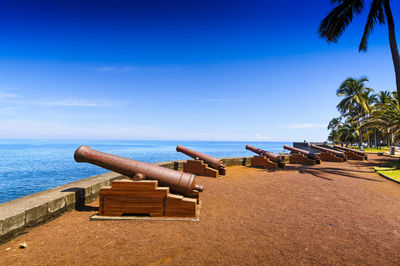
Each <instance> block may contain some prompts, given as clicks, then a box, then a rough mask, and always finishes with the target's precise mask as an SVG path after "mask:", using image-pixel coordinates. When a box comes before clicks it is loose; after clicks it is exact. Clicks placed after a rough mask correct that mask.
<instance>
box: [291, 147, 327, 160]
mask: <svg viewBox="0 0 400 266" xmlns="http://www.w3.org/2000/svg"><path fill="white" fill-rule="evenodd" d="M283 148H284V149H286V150H289V151H291V152H294V153H302V154H304V155H306V156H307V157H308V158H310V159H313V160H318V159H319V156H318V154H315V153H313V152H310V151H306V150H302V149H299V148H295V147H290V146H287V145H283Z"/></svg>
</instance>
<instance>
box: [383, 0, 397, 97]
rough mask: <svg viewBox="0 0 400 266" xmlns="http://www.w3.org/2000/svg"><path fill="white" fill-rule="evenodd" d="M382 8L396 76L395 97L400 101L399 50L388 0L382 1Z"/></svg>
mask: <svg viewBox="0 0 400 266" xmlns="http://www.w3.org/2000/svg"><path fill="white" fill-rule="evenodd" d="M383 6H384V8H385V14H386V20H387V23H388V29H389V44H390V51H391V52H392V59H393V65H394V73H395V75H396V87H397V96H398V97H399V99H400V56H399V50H398V49H397V42H396V34H395V31H394V21H393V15H392V10H391V9H390V3H389V0H385V1H383Z"/></svg>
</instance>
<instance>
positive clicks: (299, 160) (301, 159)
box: [289, 153, 321, 165]
mask: <svg viewBox="0 0 400 266" xmlns="http://www.w3.org/2000/svg"><path fill="white" fill-rule="evenodd" d="M289 162H290V163H294V164H309V165H315V164H320V163H321V161H320V160H313V159H310V158H308V157H307V156H305V155H304V154H301V153H293V154H291V155H290V157H289Z"/></svg>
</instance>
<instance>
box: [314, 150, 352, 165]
mask: <svg viewBox="0 0 400 266" xmlns="http://www.w3.org/2000/svg"><path fill="white" fill-rule="evenodd" d="M319 156H320V158H321V161H325V162H336V163H342V162H345V161H346V158H340V157H339V156H336V155H335V154H333V153H331V152H321V153H320V154H319Z"/></svg>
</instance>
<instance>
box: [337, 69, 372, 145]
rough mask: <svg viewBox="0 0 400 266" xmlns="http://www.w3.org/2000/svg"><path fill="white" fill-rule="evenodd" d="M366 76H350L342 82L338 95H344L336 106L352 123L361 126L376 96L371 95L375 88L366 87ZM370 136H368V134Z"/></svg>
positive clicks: (359, 133) (360, 139) (360, 137)
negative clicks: (357, 77)
mask: <svg viewBox="0 0 400 266" xmlns="http://www.w3.org/2000/svg"><path fill="white" fill-rule="evenodd" d="M367 81H368V79H367V78H366V77H362V78H360V79H353V78H348V79H346V80H345V81H343V82H342V84H341V85H340V87H339V89H338V90H337V91H336V95H337V96H340V97H344V98H343V99H342V100H341V101H340V102H339V104H338V105H337V106H336V107H337V109H338V110H339V112H340V113H341V114H342V115H343V116H346V117H348V118H350V120H349V121H350V123H355V124H357V125H358V127H360V126H361V121H362V120H363V119H364V118H365V116H366V115H367V114H369V113H370V112H371V102H372V101H373V99H374V96H370V93H371V92H373V89H371V88H367V87H365V85H364V83H365V82H367ZM357 131H358V136H359V143H360V146H361V144H362V136H361V132H360V130H359V128H358V130H357ZM367 137H368V136H367Z"/></svg>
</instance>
